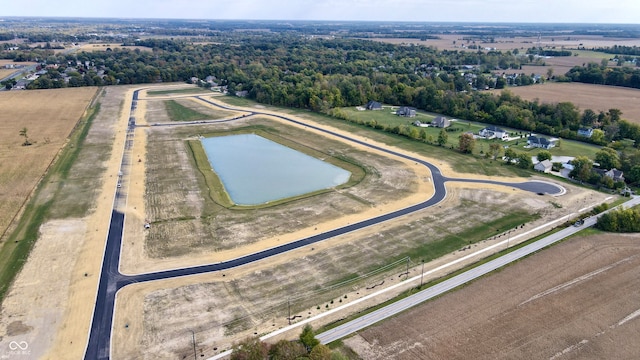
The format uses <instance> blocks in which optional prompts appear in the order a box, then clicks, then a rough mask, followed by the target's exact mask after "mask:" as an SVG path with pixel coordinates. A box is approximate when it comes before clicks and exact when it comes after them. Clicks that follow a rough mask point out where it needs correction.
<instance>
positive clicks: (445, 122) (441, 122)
mask: <svg viewBox="0 0 640 360" xmlns="http://www.w3.org/2000/svg"><path fill="white" fill-rule="evenodd" d="M431 126H435V127H439V128H446V127H449V126H451V121H450V120H449V119H447V118H446V117H444V116H438V117H437V118H435V119H433V121H432V122H431Z"/></svg>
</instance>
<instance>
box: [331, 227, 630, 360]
mask: <svg viewBox="0 0 640 360" xmlns="http://www.w3.org/2000/svg"><path fill="white" fill-rule="evenodd" d="M639 271H640V235H637V234H636V235H612V234H603V235H595V236H589V237H586V238H574V239H572V240H568V241H566V242H564V243H562V244H560V245H558V246H555V247H553V248H552V249H548V250H544V251H542V252H541V253H539V254H536V255H534V256H531V257H529V258H527V259H525V260H522V261H520V262H519V263H516V264H515V265H512V266H510V267H508V268H506V269H504V270H502V271H501V272H498V273H495V274H493V275H490V276H488V277H486V278H483V279H481V280H479V281H476V282H474V283H472V284H470V285H469V286H467V287H465V288H463V289H461V290H458V291H455V292H452V293H449V294H447V295H444V296H442V297H440V298H438V299H437V300H435V301H431V302H428V303H426V304H424V305H422V306H420V307H417V308H414V309H412V310H411V311H408V312H406V313H404V314H402V315H400V316H397V317H396V318H394V319H392V320H390V321H387V322H385V323H383V324H381V325H378V326H374V327H372V328H369V329H367V330H365V331H362V332H360V333H359V334H358V335H357V336H354V337H352V338H350V339H347V340H345V341H344V342H345V344H346V345H347V346H350V347H352V348H353V349H354V350H356V351H357V352H358V354H359V355H360V356H362V358H363V359H367V360H368V359H412V360H413V359H470V358H475V359H515V358H521V359H540V358H545V359H605V358H609V359H612V358H621V359H630V358H634V357H635V356H637V354H638V353H639V352H640V343H638V342H637V339H638V334H639V333H640V318H639V317H640V305H639V304H640V290H639V289H640V278H639V277H638V273H639Z"/></svg>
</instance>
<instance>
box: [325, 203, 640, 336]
mask: <svg viewBox="0 0 640 360" xmlns="http://www.w3.org/2000/svg"><path fill="white" fill-rule="evenodd" d="M638 204H640V197H635V198H633V199H632V200H630V201H628V202H626V203H625V204H623V205H620V206H625V207H632V206H635V205H638ZM597 218H598V216H592V217H589V218H587V219H585V222H584V224H583V225H582V226H579V227H575V226H570V227H568V228H565V229H563V230H561V231H558V232H557V233H554V234H551V235H549V236H547V237H545V238H543V239H540V240H538V241H536V242H534V243H532V244H529V245H527V246H524V247H522V248H519V249H517V250H514V251H512V252H510V253H508V254H505V255H503V256H501V257H499V258H497V259H495V260H492V261H489V262H487V263H485V264H483V265H480V266H478V267H475V268H473V269H471V270H468V271H466V272H464V273H462V274H460V275H456V276H454V277H452V278H450V279H448V280H446V281H443V282H441V283H439V284H437V285H434V286H432V287H430V288H428V289H426V290H423V291H420V292H418V293H416V294H413V295H411V296H409V297H407V298H405V299H402V300H399V301H397V302H394V303H393V304H390V305H388V306H385V307H383V308H381V309H378V310H376V311H374V312H371V313H369V314H366V315H364V316H361V317H359V318H357V319H354V320H352V321H349V322H347V323H345V324H342V325H340V326H338V327H335V328H333V329H331V330H327V331H325V332H323V333H321V334H318V335H316V338H317V339H318V340H320V342H321V343H323V344H328V343H330V342H333V341H335V340H338V339H341V338H343V337H345V336H348V335H350V334H353V333H354V332H356V331H358V330H362V329H364V328H366V327H368V326H371V325H373V324H375V323H377V322H379V321H382V320H384V319H386V318H389V317H392V316H394V315H396V314H398V313H400V312H402V311H404V310H407V309H409V308H411V307H413V306H416V305H418V304H420V303H422V302H425V301H427V300H429V299H432V298H434V297H436V296H439V295H442V294H444V293H446V292H447V291H450V290H453V289H455V288H457V287H458V286H460V285H463V284H465V283H467V282H469V281H473V280H475V279H477V278H479V277H481V276H483V275H486V274H488V273H490V272H492V271H494V270H496V269H499V268H501V267H503V266H505V265H507V264H509V263H511V262H513V261H516V260H518V259H521V258H523V257H525V256H527V255H529V254H532V253H534V252H536V251H539V250H541V249H543V248H545V247H547V246H549V245H551V244H553V243H556V242H558V241H560V240H562V239H564V238H566V237H568V236H571V235H573V234H575V233H577V232H578V231H581V230H582V229H584V228H585V227H589V226H593V225H594V224H595V223H596V220H597Z"/></svg>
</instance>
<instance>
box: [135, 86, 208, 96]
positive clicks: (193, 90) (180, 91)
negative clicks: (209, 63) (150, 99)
mask: <svg viewBox="0 0 640 360" xmlns="http://www.w3.org/2000/svg"><path fill="white" fill-rule="evenodd" d="M203 93H204V94H209V93H211V91H209V90H206V89H203V88H198V87H194V88H186V89H174V90H153V91H151V90H149V91H147V95H149V96H161V95H169V94H181V95H186V94H203Z"/></svg>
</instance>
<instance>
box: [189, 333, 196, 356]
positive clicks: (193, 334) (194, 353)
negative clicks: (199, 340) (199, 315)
mask: <svg viewBox="0 0 640 360" xmlns="http://www.w3.org/2000/svg"><path fill="white" fill-rule="evenodd" d="M189 331H191V343H192V344H193V360H197V359H198V357H197V354H196V333H195V332H194V331H193V330H191V329H189Z"/></svg>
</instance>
